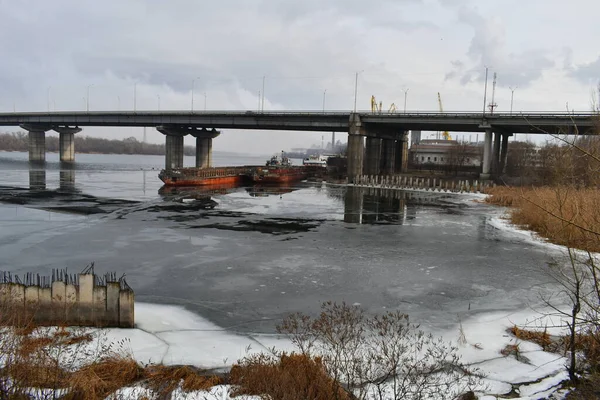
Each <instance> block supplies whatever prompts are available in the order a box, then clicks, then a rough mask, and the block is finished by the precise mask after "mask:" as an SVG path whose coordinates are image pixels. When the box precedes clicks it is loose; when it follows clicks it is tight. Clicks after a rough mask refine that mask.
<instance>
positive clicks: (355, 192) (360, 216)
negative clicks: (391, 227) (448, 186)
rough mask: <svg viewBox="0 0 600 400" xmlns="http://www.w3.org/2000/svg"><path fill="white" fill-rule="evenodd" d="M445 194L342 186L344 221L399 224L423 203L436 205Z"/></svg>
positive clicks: (414, 216) (414, 213)
mask: <svg viewBox="0 0 600 400" xmlns="http://www.w3.org/2000/svg"><path fill="white" fill-rule="evenodd" d="M444 196H445V195H444V194H440V193H434V192H411V191H404V190H397V189H382V188H368V187H354V186H349V187H347V188H346V192H345V195H344V222H348V223H353V224H403V223H405V222H406V221H407V220H412V219H415V218H416V216H417V210H418V208H419V207H420V206H423V205H440V200H441V198H443V197H444Z"/></svg>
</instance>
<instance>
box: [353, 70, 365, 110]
mask: <svg viewBox="0 0 600 400" xmlns="http://www.w3.org/2000/svg"><path fill="white" fill-rule="evenodd" d="M363 72H365V70H364V69H362V70H360V71H358V72H357V73H356V76H355V78H354V112H356V97H357V95H358V74H360V73H363Z"/></svg>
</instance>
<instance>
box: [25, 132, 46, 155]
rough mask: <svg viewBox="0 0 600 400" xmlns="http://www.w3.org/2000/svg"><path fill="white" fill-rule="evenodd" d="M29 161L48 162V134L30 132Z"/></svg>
mask: <svg viewBox="0 0 600 400" xmlns="http://www.w3.org/2000/svg"><path fill="white" fill-rule="evenodd" d="M29 161H31V162H45V161H46V132H45V131H29Z"/></svg>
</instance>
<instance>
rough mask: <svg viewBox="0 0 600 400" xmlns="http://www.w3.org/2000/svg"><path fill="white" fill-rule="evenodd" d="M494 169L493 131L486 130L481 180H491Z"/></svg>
mask: <svg viewBox="0 0 600 400" xmlns="http://www.w3.org/2000/svg"><path fill="white" fill-rule="evenodd" d="M491 169H492V130H491V129H486V130H485V139H484V142H483V168H482V171H481V179H483V180H486V179H490V176H491V174H490V172H491Z"/></svg>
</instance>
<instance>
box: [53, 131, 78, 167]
mask: <svg viewBox="0 0 600 400" xmlns="http://www.w3.org/2000/svg"><path fill="white" fill-rule="evenodd" d="M52 129H54V130H55V131H56V132H58V151H59V154H60V161H62V162H73V161H75V134H76V133H79V132H81V128H71V127H68V126H61V127H55V128H52Z"/></svg>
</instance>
